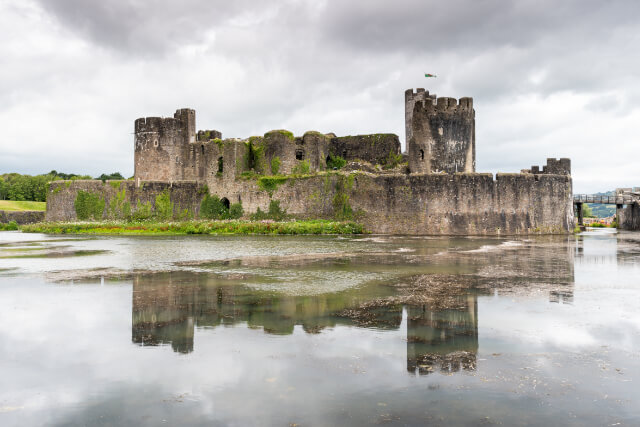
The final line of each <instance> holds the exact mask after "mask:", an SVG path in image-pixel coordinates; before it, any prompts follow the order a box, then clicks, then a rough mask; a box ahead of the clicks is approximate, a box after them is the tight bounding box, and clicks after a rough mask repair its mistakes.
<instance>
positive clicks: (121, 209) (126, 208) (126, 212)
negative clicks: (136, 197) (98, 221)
mask: <svg viewBox="0 0 640 427" xmlns="http://www.w3.org/2000/svg"><path fill="white" fill-rule="evenodd" d="M107 215H108V216H109V218H113V219H126V220H128V219H130V218H131V203H129V202H128V200H127V190H126V189H125V188H123V189H122V190H121V191H118V192H117V193H116V195H115V196H114V197H112V198H111V200H109V209H108V212H107Z"/></svg>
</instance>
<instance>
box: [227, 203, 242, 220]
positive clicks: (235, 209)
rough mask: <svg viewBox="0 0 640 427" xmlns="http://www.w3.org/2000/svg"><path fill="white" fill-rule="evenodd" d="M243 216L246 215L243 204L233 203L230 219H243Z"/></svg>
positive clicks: (230, 208)
mask: <svg viewBox="0 0 640 427" xmlns="http://www.w3.org/2000/svg"><path fill="white" fill-rule="evenodd" d="M242 215H244V209H242V204H240V203H233V204H232V205H231V206H229V215H228V218H229V219H238V218H240V217H242Z"/></svg>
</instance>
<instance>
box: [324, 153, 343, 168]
mask: <svg viewBox="0 0 640 427" xmlns="http://www.w3.org/2000/svg"><path fill="white" fill-rule="evenodd" d="M346 164H347V161H346V160H345V159H343V158H342V157H340V156H334V155H333V154H329V160H327V169H329V170H331V169H341V168H343V167H344V166H345V165H346Z"/></svg>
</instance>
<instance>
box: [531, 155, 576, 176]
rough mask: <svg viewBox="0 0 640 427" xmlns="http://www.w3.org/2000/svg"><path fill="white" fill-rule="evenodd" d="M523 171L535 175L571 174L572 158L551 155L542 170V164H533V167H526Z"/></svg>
mask: <svg viewBox="0 0 640 427" xmlns="http://www.w3.org/2000/svg"><path fill="white" fill-rule="evenodd" d="M522 172H524V173H532V174H534V175H538V174H550V175H571V159H568V158H561V159H554V158H551V157H550V158H548V159H547V164H546V165H545V166H543V167H542V170H540V166H531V169H524V170H523V171H522Z"/></svg>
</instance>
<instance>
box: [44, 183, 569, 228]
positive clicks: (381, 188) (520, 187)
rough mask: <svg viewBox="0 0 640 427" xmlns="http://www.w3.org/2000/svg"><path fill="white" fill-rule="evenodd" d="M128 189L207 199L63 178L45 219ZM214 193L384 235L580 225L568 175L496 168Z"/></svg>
mask: <svg viewBox="0 0 640 427" xmlns="http://www.w3.org/2000/svg"><path fill="white" fill-rule="evenodd" d="M115 184H117V185H115ZM122 188H124V189H126V194H127V200H128V201H129V202H130V203H131V205H132V206H135V205H136V203H137V201H138V200H140V202H141V203H145V202H150V203H151V204H152V205H153V204H154V201H155V197H156V196H157V195H158V194H160V193H162V192H163V191H165V190H169V191H170V194H171V200H172V202H173V203H174V204H175V206H176V211H178V210H184V209H190V210H191V212H193V213H194V214H197V212H198V211H199V205H200V202H201V200H202V194H201V193H202V191H201V187H199V186H198V185H197V184H196V183H190V182H183V183H174V184H173V185H170V184H168V183H161V182H145V183H143V185H142V186H141V187H140V188H138V187H136V186H135V184H134V183H133V182H132V181H123V182H122V183H120V184H118V183H113V182H107V183H105V184H103V183H102V182H101V181H73V182H60V181H58V182H54V183H52V185H51V189H50V192H49V194H48V201H47V215H46V219H47V220H48V221H70V220H75V219H76V213H75V209H74V201H75V198H76V195H77V192H78V190H84V191H88V192H93V193H97V194H100V195H102V196H103V197H104V198H105V201H106V207H105V212H104V214H105V217H106V215H107V209H108V206H109V201H110V200H111V199H112V198H113V197H115V195H116V194H117V192H118V191H121V189H122ZM211 192H212V194H216V195H218V196H219V197H220V198H223V197H226V198H228V199H229V201H230V202H231V203H242V206H243V208H244V211H245V214H247V215H248V214H251V213H253V212H255V211H256V210H257V209H258V208H260V209H262V210H263V211H266V210H268V208H269V203H270V201H271V200H278V201H279V202H280V205H281V207H282V208H284V209H285V210H286V211H287V213H289V214H291V215H294V216H296V217H300V218H327V219H331V218H338V219H355V220H357V221H359V222H362V223H363V224H364V225H365V226H366V227H367V229H368V230H370V231H372V232H374V233H384V234H416V235H500V234H528V233H569V232H571V231H572V230H573V226H574V217H573V206H572V191H571V177H570V176H567V175H551V174H545V175H532V174H498V175H497V177H496V179H493V176H492V175H491V174H450V175H447V174H427V175H408V176H407V175H374V174H368V173H352V174H343V173H328V174H322V175H316V176H309V177H302V178H295V177H287V178H283V179H282V180H281V181H280V182H279V183H278V184H276V185H275V186H273V187H272V188H269V189H265V188H264V186H263V187H261V186H260V185H259V183H258V181H256V180H253V179H251V180H236V181H232V182H227V184H226V185H223V186H221V187H220V188H217V189H215V190H212V191H211ZM345 212H346V215H345Z"/></svg>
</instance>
